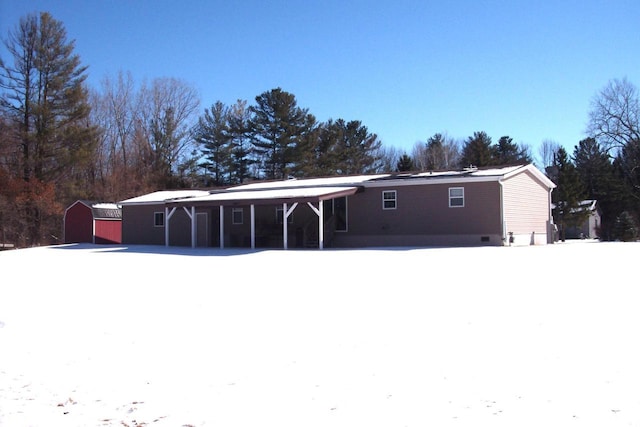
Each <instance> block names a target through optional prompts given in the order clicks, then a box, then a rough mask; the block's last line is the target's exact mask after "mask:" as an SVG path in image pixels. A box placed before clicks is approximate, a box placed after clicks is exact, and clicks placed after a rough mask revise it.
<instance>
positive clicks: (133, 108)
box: [0, 12, 640, 246]
mask: <svg viewBox="0 0 640 427" xmlns="http://www.w3.org/2000/svg"><path fill="white" fill-rule="evenodd" d="M3 42H4V45H5V47H6V51H7V52H8V55H7V57H6V58H0V91H1V92H0V242H12V243H15V244H16V245H18V246H33V245H38V244H48V243H55V242H56V241H59V239H60V235H61V228H62V226H61V224H62V215H63V212H64V208H65V207H67V206H69V204H71V203H72V202H73V201H75V200H78V199H87V200H97V201H119V200H123V199H125V198H128V197H133V196H136V195H139V194H143V193H146V192H151V191H156V190H160V189H172V188H205V187H213V186H228V185H234V184H240V183H243V182H247V181H252V180H260V179H284V178H288V177H310V176H332V175H353V174H368V173H389V172H396V171H398V172H406V171H415V172H419V171H428V170H443V169H458V168H461V167H463V166H470V165H473V166H477V167H484V166H499V165H507V164H518V163H531V162H533V156H532V153H531V149H530V147H529V146H527V145H525V144H521V143H516V142H514V140H513V138H512V137H510V136H502V137H500V138H499V139H498V140H497V141H496V142H494V141H493V140H492V138H491V137H490V136H489V135H487V134H486V132H482V131H479V132H475V133H474V134H473V135H471V136H469V137H468V138H466V139H464V140H458V139H455V138H451V137H449V136H448V135H446V134H444V133H436V134H434V135H433V136H431V137H429V138H428V139H427V140H426V141H418V142H416V143H415V145H414V147H413V150H412V151H411V152H410V153H407V152H398V151H397V150H396V149H394V148H393V147H386V146H384V145H383V143H382V141H381V140H380V139H379V138H378V136H377V135H376V134H375V133H373V132H371V131H370V130H369V129H368V128H367V126H365V125H364V124H363V123H362V122H361V121H360V120H345V119H342V118H338V119H329V120H327V121H324V122H322V121H318V120H317V119H316V117H315V116H314V115H313V114H312V113H311V112H310V111H309V109H307V108H303V107H300V106H299V105H298V103H297V100H296V98H295V95H294V94H292V93H289V92H287V91H285V90H283V89H282V88H280V87H277V88H274V89H270V90H267V91H265V92H263V93H261V94H259V95H257V96H256V97H255V99H254V100H253V101H252V102H251V103H249V101H247V100H242V99H238V100H237V101H236V102H235V103H233V104H231V105H226V104H224V103H223V102H221V101H215V102H213V103H212V104H211V105H210V106H207V107H206V108H204V109H202V108H201V101H200V99H199V95H198V93H197V91H195V90H194V89H193V87H192V86H191V85H189V84H188V83H187V82H185V81H183V80H180V79H178V78H156V79H152V80H151V81H148V82H147V81H144V82H136V81H135V80H134V78H133V77H132V75H131V74H130V73H125V72H120V73H118V75H117V76H106V77H104V78H103V80H102V81H101V83H100V85H99V87H97V88H91V87H89V86H88V84H87V83H86V79H87V66H85V65H83V64H82V63H81V61H80V58H79V56H78V55H77V54H75V53H74V41H73V40H68V38H67V34H66V30H65V28H64V25H63V23H62V22H60V21H58V20H56V19H54V18H53V17H52V16H51V15H50V14H49V13H47V12H42V13H39V14H30V15H27V16H25V17H23V18H22V19H20V21H19V23H18V24H17V25H16V27H15V29H14V30H12V31H10V32H9V33H8V36H7V37H6V38H5V39H4V40H3ZM622 85H623V86H625V87H627V88H628V87H630V88H632V89H634V88H633V86H632V85H630V83H628V82H626V81H624V82H622ZM610 90H611V91H613V92H616V91H620V88H618V87H614V88H611V89H610ZM616 95H619V93H614V94H612V96H613V97H615V96H616ZM626 95H628V96H629V97H630V98H629V99H628V102H629V104H632V101H634V102H636V104H637V94H636V93H634V92H632V93H630V94H626ZM634 97H635V98H634ZM603 98H604V93H603V94H601V95H600V96H599V99H602V102H605V101H604V99H603ZM610 102H613V101H610ZM629 108H630V109H631V108H633V105H629ZM635 108H637V105H636V106H635ZM606 111H607V110H606V107H605V106H604V105H600V106H598V105H594V106H593V107H592V115H591V123H592V125H593V128H592V134H593V135H594V137H593V141H594V144H596V146H597V149H596V148H593V147H591V145H590V147H591V148H592V149H594V150H596V151H598V150H601V151H602V153H601V154H602V155H603V156H605V157H606V159H607V161H608V164H609V165H610V168H612V171H615V173H614V172H611V173H612V174H613V175H612V176H611V179H612V180H613V181H615V182H617V185H618V186H619V187H616V190H615V191H616V192H617V193H615V194H618V197H616V202H615V203H613V202H609V199H607V197H609V198H613V196H612V194H613V193H611V191H613V190H611V189H608V188H607V189H606V191H605V190H603V189H602V188H601V187H602V186H603V185H604V184H602V182H603V178H602V177H603V175H602V174H603V172H602V171H600V172H598V173H599V174H600V175H598V176H596V177H594V176H589V177H587V176H586V172H585V168H586V164H585V161H583V160H582V159H583V157H584V156H583V155H582V154H583V153H582V151H581V152H580V154H581V155H580V156H579V157H578V156H577V154H576V153H574V158H569V157H568V156H567V154H566V152H565V153H564V154H563V152H562V149H561V147H560V146H559V145H557V144H554V143H545V144H543V146H542V148H543V149H544V150H545V152H544V153H543V152H542V150H541V156H542V157H543V159H544V163H545V164H544V165H539V166H544V167H547V170H546V172H547V173H548V174H549V176H550V177H551V178H552V179H554V181H555V182H562V185H560V184H559V188H558V190H557V191H555V192H554V195H560V196H558V197H561V198H563V200H559V201H558V203H557V206H560V205H562V206H563V208H562V209H563V210H562V214H561V215H559V216H558V220H559V221H560V220H562V221H565V222H566V221H572V220H577V219H576V218H577V217H576V218H573V216H572V215H573V213H574V212H575V211H576V209H574V206H573V204H574V199H576V200H578V199H580V198H583V197H585V198H586V197H594V198H595V197H596V196H597V198H598V199H599V200H600V201H601V202H602V206H603V207H605V206H606V207H607V216H611V217H612V218H614V217H615V218H617V217H618V216H619V215H620V214H621V213H622V212H623V211H624V212H628V213H630V215H631V217H632V219H633V220H635V219H637V218H636V216H637V212H638V209H637V205H633V203H631V202H632V201H634V200H637V198H638V197H637V196H638V194H640V191H638V186H637V185H638V180H637V178H638V176H637V174H638V172H637V171H638V169H637V167H636V168H635V169H634V167H633V165H632V164H631V163H629V162H630V160H629V159H632V158H634V157H633V156H635V158H637V157H638V155H637V151H639V150H638V148H637V145H638V142H637V141H638V138H637V135H635V134H632V133H629V132H627V133H628V135H627V134H625V136H624V137H622V136H620V134H622V133H623V131H629V130H630V129H633V131H634V132H637V131H638V123H637V117H638V116H637V115H636V116H635V117H634V116H629V117H628V120H627V121H626V122H625V123H624V124H622V123H621V124H619V127H618V128H615V127H614V124H615V123H613V122H615V120H613V119H612V116H613V115H612V114H611V115H608V116H607V114H606ZM636 113H637V111H636ZM599 120H600V121H599ZM606 120H610V122H606ZM599 141H602V146H600V145H598V144H599ZM582 145H583V142H580V147H582ZM585 145H586V143H585ZM633 147H636V148H633ZM585 150H586V147H585ZM634 150H635V151H634ZM590 155H593V153H592V154H590ZM588 158H589V159H591V157H588ZM578 159H580V160H578ZM623 160H624V161H623ZM581 162H582V163H581ZM567 165H568V166H567ZM572 166H573V167H574V168H575V169H577V170H578V171H580V173H578V174H577V175H578V176H579V177H580V180H582V181H580V182H582V184H581V186H580V185H577V184H576V187H575V188H576V190H575V191H574V190H569V188H572V187H571V186H570V185H569V184H568V183H569V182H572V180H570V179H568V178H566V176H569V175H570V174H571V172H567V171H566V170H567V168H571V167H572ZM590 167H591V166H590ZM634 174H635V175H634ZM607 176H608V175H607ZM633 176H635V177H636V178H635V179H636V180H635V184H634V181H633V179H632V177H633ZM586 179H590V180H592V181H589V182H592V184H591V185H592V187H593V186H595V185H596V184H593V182H597V185H598V186H600V187H598V189H597V191H596V190H594V189H593V188H592V187H589V186H587V185H586V184H585V181H584V180H586ZM565 182H566V183H565ZM634 185H635V186H634ZM603 191H605V192H606V194H603ZM565 199H566V200H565ZM614 205H615V206H614ZM555 212H556V211H554V215H555ZM572 218H573V219H572ZM603 223H604V220H603Z"/></svg>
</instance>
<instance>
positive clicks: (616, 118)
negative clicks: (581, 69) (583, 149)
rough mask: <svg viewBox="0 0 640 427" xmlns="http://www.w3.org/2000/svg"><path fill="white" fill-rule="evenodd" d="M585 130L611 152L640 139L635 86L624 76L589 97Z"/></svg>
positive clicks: (639, 120) (639, 116) (639, 112)
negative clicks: (590, 99)
mask: <svg viewBox="0 0 640 427" xmlns="http://www.w3.org/2000/svg"><path fill="white" fill-rule="evenodd" d="M587 133H588V134H589V135H590V136H591V137H593V138H595V139H597V140H598V141H599V142H600V143H601V144H602V145H603V147H606V148H607V149H609V150H614V151H618V150H619V149H621V148H623V147H626V146H627V145H628V144H629V143H632V142H633V141H640V102H639V101H638V89H637V88H636V87H635V86H634V85H633V84H632V83H631V82H629V81H628V80H627V79H626V78H623V79H613V80H611V81H610V82H609V83H608V84H607V85H606V86H605V87H604V88H603V89H602V90H601V91H600V92H599V93H598V94H597V95H596V96H595V97H594V98H593V99H592V101H591V110H590V112H589V124H588V127H587Z"/></svg>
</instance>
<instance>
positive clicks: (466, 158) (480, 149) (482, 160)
mask: <svg viewBox="0 0 640 427" xmlns="http://www.w3.org/2000/svg"><path fill="white" fill-rule="evenodd" d="M460 161H461V163H462V165H463V166H476V167H482V166H489V165H491V164H492V162H493V154H492V147H491V137H489V135H487V134H486V132H474V133H473V136H471V137H469V138H468V139H467V140H466V141H465V143H464V146H463V147H462V157H461V159H460Z"/></svg>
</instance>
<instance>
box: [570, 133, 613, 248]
mask: <svg viewBox="0 0 640 427" xmlns="http://www.w3.org/2000/svg"><path fill="white" fill-rule="evenodd" d="M573 162H574V164H575V167H576V171H577V172H578V176H579V177H580V181H581V183H582V185H583V187H584V189H585V197H586V198H587V199H590V200H597V202H598V205H599V206H600V209H601V211H602V224H601V227H600V228H601V231H600V238H601V239H609V238H610V236H611V234H612V227H613V223H614V221H615V218H616V217H617V216H618V215H619V214H620V213H621V212H622V211H623V210H624V188H623V186H622V182H621V181H620V180H619V179H618V178H617V177H616V176H615V169H614V166H613V164H612V163H611V160H610V158H609V155H608V154H607V152H606V150H605V149H604V148H602V147H601V146H600V144H599V143H598V141H596V140H595V139H594V138H586V139H583V140H582V141H580V142H579V143H578V145H577V146H576V147H575V148H574V151H573Z"/></svg>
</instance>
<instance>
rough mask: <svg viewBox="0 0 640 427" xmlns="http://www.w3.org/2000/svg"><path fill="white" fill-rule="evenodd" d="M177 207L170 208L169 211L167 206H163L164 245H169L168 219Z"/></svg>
mask: <svg viewBox="0 0 640 427" xmlns="http://www.w3.org/2000/svg"><path fill="white" fill-rule="evenodd" d="M176 209H177V207H175V206H174V207H173V208H171V212H169V208H168V207H165V208H164V245H165V246H169V220H170V219H171V216H172V215H173V214H174V213H175V211H176ZM187 213H188V212H187Z"/></svg>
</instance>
